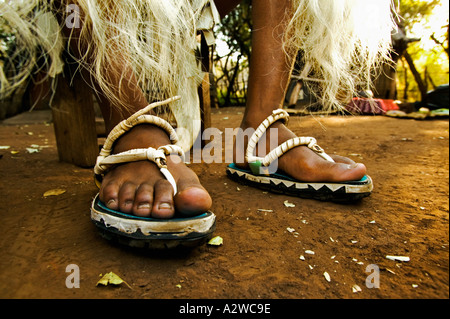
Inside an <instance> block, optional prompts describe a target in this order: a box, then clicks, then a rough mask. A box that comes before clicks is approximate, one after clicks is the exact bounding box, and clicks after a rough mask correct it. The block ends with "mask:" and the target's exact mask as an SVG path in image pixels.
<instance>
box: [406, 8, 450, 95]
mask: <svg viewBox="0 0 450 319" xmlns="http://www.w3.org/2000/svg"><path fill="white" fill-rule="evenodd" d="M442 1H447V0H400V12H399V15H400V17H401V18H402V20H401V22H400V25H401V26H402V27H403V28H404V30H405V33H406V35H407V36H408V37H410V38H418V39H417V40H418V41H414V42H412V43H409V45H408V48H407V51H408V53H409V55H410V56H411V58H412V60H413V61H414V65H415V67H416V69H417V71H418V72H419V73H420V77H421V79H422V82H423V85H424V86H425V88H426V90H432V89H434V88H435V87H437V86H439V85H441V84H446V83H448V82H449V56H448V41H449V34H448V24H449V21H448V12H447V17H446V20H443V19H442V15H439V17H440V18H441V20H436V19H437V18H438V17H437V16H436V13H437V11H438V10H436V7H437V6H440V5H441V4H442ZM440 12H442V11H440ZM397 74H398V81H397V89H398V92H399V96H398V98H399V99H402V100H405V101H418V100H420V98H421V94H420V91H419V85H418V83H417V79H415V78H414V76H413V74H412V72H411V68H410V66H409V65H407V63H406V61H405V60H404V59H401V60H400V61H399V64H398V66H397ZM405 90H406V92H405Z"/></svg>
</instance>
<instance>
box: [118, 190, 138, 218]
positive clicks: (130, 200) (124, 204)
mask: <svg viewBox="0 0 450 319" xmlns="http://www.w3.org/2000/svg"><path fill="white" fill-rule="evenodd" d="M135 195H136V185H135V184H133V183H124V184H123V185H122V187H121V188H120V191H119V209H120V211H121V212H123V213H127V214H129V213H131V212H132V209H133V204H134V198H135Z"/></svg>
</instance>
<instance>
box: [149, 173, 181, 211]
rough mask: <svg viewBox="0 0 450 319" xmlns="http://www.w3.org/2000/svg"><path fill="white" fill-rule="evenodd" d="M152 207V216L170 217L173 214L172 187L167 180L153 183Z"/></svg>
mask: <svg viewBox="0 0 450 319" xmlns="http://www.w3.org/2000/svg"><path fill="white" fill-rule="evenodd" d="M154 189H155V191H154V200H153V208H152V212H151V215H152V217H154V218H171V217H173V216H174V214H175V207H174V202H173V188H172V185H171V184H170V183H169V182H168V181H167V180H163V179H161V180H159V181H158V182H156V184H155V188H154Z"/></svg>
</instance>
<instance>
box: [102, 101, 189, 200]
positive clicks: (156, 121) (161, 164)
mask: <svg viewBox="0 0 450 319" xmlns="http://www.w3.org/2000/svg"><path fill="white" fill-rule="evenodd" d="M178 99H179V97H174V98H171V99H167V100H165V101H162V102H156V103H152V104H150V105H148V106H147V107H145V108H143V109H142V110H140V111H138V112H136V113H135V114H133V115H132V116H130V117H129V118H128V119H126V120H123V121H122V122H120V123H119V124H118V125H116V126H115V127H114V128H113V129H112V130H111V132H110V133H109V134H108V136H107V138H106V140H105V143H104V145H103V147H102V149H101V151H100V154H99V156H98V157H97V162H96V165H95V167H94V173H95V177H96V180H97V181H99V180H101V179H102V177H103V175H104V174H105V173H106V172H107V171H108V170H109V169H110V168H111V167H112V166H114V165H117V164H123V163H129V162H137V161H145V160H148V161H151V162H154V163H155V164H156V165H157V166H158V168H159V170H160V171H161V173H162V174H163V175H164V177H165V178H166V179H167V180H168V181H169V182H170V184H171V185H172V187H173V190H174V194H176V193H177V185H176V182H175V179H174V178H173V176H172V174H171V173H170V172H169V170H168V169H167V159H166V156H168V155H172V154H177V155H179V156H180V157H182V159H183V160H184V152H183V149H182V148H181V147H180V146H178V145H175V143H176V142H177V141H178V137H177V134H176V132H175V130H174V129H173V127H172V126H171V125H170V124H169V123H168V122H167V121H165V120H163V119H161V118H158V117H156V116H153V115H148V114H145V113H147V112H149V111H150V110H151V109H153V108H154V107H156V106H159V105H164V104H168V103H170V102H173V101H176V100H178ZM144 123H145V124H153V125H156V126H158V127H160V128H161V129H163V130H164V131H166V132H167V134H168V135H169V137H170V140H171V142H172V143H173V144H171V145H164V146H161V147H159V148H157V149H155V148H153V147H149V148H139V149H131V150H128V151H125V152H122V153H118V154H111V153H112V147H113V144H114V142H115V141H116V140H117V139H118V138H119V137H120V136H122V135H123V134H125V133H126V132H127V131H129V130H130V129H131V128H133V127H134V126H136V125H139V124H144Z"/></svg>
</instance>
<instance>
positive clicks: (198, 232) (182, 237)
mask: <svg viewBox="0 0 450 319" xmlns="http://www.w3.org/2000/svg"><path fill="white" fill-rule="evenodd" d="M177 99H179V97H175V98H171V99H168V100H165V101H162V102H156V103H152V104H150V105H148V106H147V107H145V108H144V109H142V110H140V111H138V112H136V113H135V114H133V115H132V116H130V117H129V118H128V119H126V120H124V121H122V122H121V123H119V124H118V125H116V126H115V127H114V129H113V130H112V131H111V132H110V133H109V135H108V137H107V138H106V141H105V143H104V145H103V148H102V150H101V151H100V154H99V156H98V157H97V162H96V165H95V168H94V173H95V181H96V184H97V186H98V187H100V185H101V182H102V180H103V176H104V175H105V174H106V173H107V172H108V171H109V170H110V169H111V168H112V167H114V166H115V165H117V164H122V163H128V162H135V161H144V160H148V161H151V162H154V163H155V164H156V165H157V166H158V168H159V170H160V171H161V173H162V174H163V175H164V177H165V178H166V179H167V180H168V181H169V182H170V184H171V185H172V187H173V190H174V195H175V194H176V193H177V186H176V182H175V180H174V178H173V176H172V174H171V173H170V172H169V170H168V169H167V165H166V156H168V155H173V154H178V155H179V156H181V157H182V158H183V156H184V152H183V150H182V149H181V147H179V146H178V145H175V143H177V141H178V137H177V134H176V132H175V130H174V129H173V127H172V126H171V125H170V124H169V123H168V122H167V121H165V120H163V119H161V118H159V117H156V116H153V115H148V114H146V113H148V112H149V111H150V110H151V109H153V108H155V107H157V106H160V105H165V104H168V103H170V102H173V101H175V100H177ZM139 124H152V125H155V126H158V127H160V128H161V129H163V130H164V131H166V132H167V134H168V135H169V137H170V141H171V143H172V144H171V145H165V146H162V147H159V148H158V149H155V148H152V147H149V148H144V149H132V150H129V151H126V152H122V153H119V154H114V155H111V152H112V148H113V144H114V142H115V141H116V140H117V139H118V138H119V137H120V136H122V135H123V134H124V133H126V132H127V131H129V130H130V129H131V128H133V127H134V126H136V125H139ZM91 219H92V221H93V222H94V224H95V225H96V226H97V227H98V230H99V232H100V234H101V235H102V237H104V238H106V239H109V240H113V241H116V242H119V243H120V244H125V245H128V246H132V247H140V248H151V249H166V248H176V247H179V246H181V247H195V246H198V245H200V244H203V243H204V242H206V241H207V240H208V239H209V238H210V237H211V236H212V233H213V232H214V230H215V219H216V216H215V215H214V214H213V213H212V212H210V211H207V212H204V213H201V214H199V215H197V216H193V217H188V218H178V217H174V218H171V219H157V218H151V217H139V216H134V215H131V214H126V213H122V212H120V211H116V210H112V209H109V208H107V207H106V205H105V204H104V203H102V202H101V201H100V199H99V196H98V194H97V195H96V197H95V198H94V200H93V202H92V206H91Z"/></svg>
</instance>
